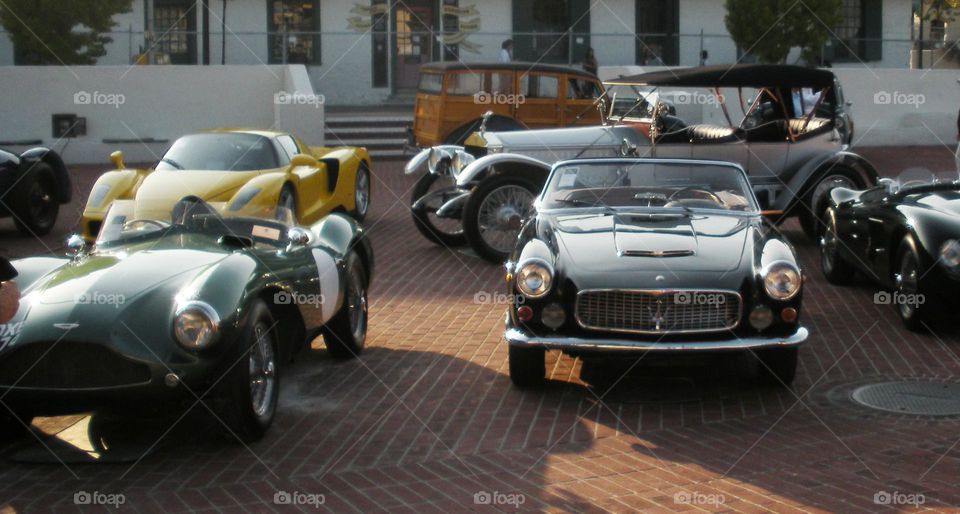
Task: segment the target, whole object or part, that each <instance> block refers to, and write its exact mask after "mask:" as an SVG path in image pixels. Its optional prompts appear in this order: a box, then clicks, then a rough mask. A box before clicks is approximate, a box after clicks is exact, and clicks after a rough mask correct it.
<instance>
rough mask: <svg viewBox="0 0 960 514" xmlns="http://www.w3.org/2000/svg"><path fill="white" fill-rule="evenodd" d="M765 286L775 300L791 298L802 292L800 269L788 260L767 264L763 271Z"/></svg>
mask: <svg viewBox="0 0 960 514" xmlns="http://www.w3.org/2000/svg"><path fill="white" fill-rule="evenodd" d="M762 276H763V288H764V289H766V291H767V294H768V295H769V296H770V298H773V299H774V300H789V299H791V298H793V297H794V296H796V295H797V293H799V292H800V281H801V278H800V270H799V269H797V267H796V266H794V265H793V264H791V263H789V262H786V261H777V262H774V263H772V264H770V265H769V266H767V267H766V268H765V269H764V271H763V273H762Z"/></svg>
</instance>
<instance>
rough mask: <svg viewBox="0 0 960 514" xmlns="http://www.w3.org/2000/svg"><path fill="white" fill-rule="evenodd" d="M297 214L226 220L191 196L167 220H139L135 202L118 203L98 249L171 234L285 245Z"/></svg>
mask: <svg viewBox="0 0 960 514" xmlns="http://www.w3.org/2000/svg"><path fill="white" fill-rule="evenodd" d="M293 225H294V223H293V214H292V212H290V210H289V209H286V208H283V207H280V208H278V209H277V212H276V216H275V218H271V217H268V216H263V217H249V216H244V217H240V216H231V215H229V214H228V215H227V216H226V217H224V216H222V215H221V214H220V213H218V212H217V211H216V210H215V209H214V208H213V207H211V206H210V204H208V203H206V202H204V201H202V200H200V199H198V198H195V197H187V198H184V199H183V200H181V201H179V202H177V204H176V205H175V206H174V207H173V209H171V211H170V216H169V217H168V218H167V219H147V218H138V217H137V215H136V207H135V204H134V202H133V201H132V200H123V201H116V202H114V203H113V204H112V205H111V206H110V210H108V211H107V215H106V216H105V217H104V223H103V227H102V228H101V229H100V234H99V235H98V237H97V246H102V245H113V244H117V243H129V242H134V241H139V240H149V239H154V238H158V237H163V236H165V235H168V234H171V233H177V234H187V233H193V234H207V235H210V236H214V237H218V238H220V237H230V238H232V240H233V241H236V242H237V244H238V245H239V246H243V247H252V246H257V245H261V244H262V245H268V246H273V247H276V246H282V245H284V244H286V243H287V231H288V230H289V229H290V228H291V227H293Z"/></svg>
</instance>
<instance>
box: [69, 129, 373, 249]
mask: <svg viewBox="0 0 960 514" xmlns="http://www.w3.org/2000/svg"><path fill="white" fill-rule="evenodd" d="M110 157H111V160H112V161H113V164H114V166H115V167H116V169H115V170H113V171H109V172H107V173H104V174H103V175H102V176H100V178H99V179H97V183H96V184H95V185H94V187H93V190H92V191H91V193H90V198H89V199H88V200H87V206H86V208H85V209H84V211H83V218H82V220H81V227H80V230H81V233H82V235H83V237H84V238H85V239H87V240H89V241H92V240H94V239H96V237H97V234H98V233H99V232H100V226H101V224H102V223H103V217H104V215H105V214H106V212H107V209H108V208H109V207H110V204H111V203H112V202H113V201H114V200H134V201H135V212H134V217H135V218H136V219H164V217H169V216H170V210H171V209H172V208H173V206H174V205H176V203H177V202H179V201H180V200H181V199H183V198H184V197H187V196H196V197H198V198H200V199H202V200H204V201H206V202H207V203H209V204H210V205H212V206H213V207H214V208H216V209H218V210H220V211H222V212H223V213H225V214H229V215H237V216H268V217H272V216H273V215H277V216H283V215H284V213H286V210H287V209H289V210H290V212H292V213H293V215H294V217H295V218H296V221H297V222H299V223H302V224H305V225H309V224H312V223H315V222H316V221H317V220H319V219H320V218H322V217H324V216H326V215H327V214H329V213H331V212H334V211H342V212H346V213H349V214H350V215H351V216H353V217H354V218H356V219H357V220H358V221H363V218H364V217H365V216H366V215H367V212H368V210H369V209H370V182H371V176H370V170H371V167H370V156H369V155H368V154H367V151H366V150H365V149H363V148H354V147H341V148H319V147H309V146H306V145H305V144H303V142H301V141H300V140H298V139H297V138H296V137H294V136H292V135H290V134H287V133H284V132H272V131H263V130H237V129H224V130H213V131H209V132H202V133H199V134H192V135H188V136H183V137H181V138H180V139H178V140H177V141H176V142H174V143H173V146H171V147H170V149H169V150H168V151H167V153H166V154H164V156H163V158H162V159H160V162H159V163H158V164H157V166H156V167H155V168H154V169H128V168H126V166H125V165H124V163H123V155H122V154H121V153H120V152H115V153H114V154H113V155H111V156H110Z"/></svg>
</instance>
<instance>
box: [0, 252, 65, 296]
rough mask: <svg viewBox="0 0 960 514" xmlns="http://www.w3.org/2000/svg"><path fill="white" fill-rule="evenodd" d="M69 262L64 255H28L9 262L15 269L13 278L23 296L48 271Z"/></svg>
mask: <svg viewBox="0 0 960 514" xmlns="http://www.w3.org/2000/svg"><path fill="white" fill-rule="evenodd" d="M69 262H70V259H67V258H65V257H30V258H26V259H20V260H15V261H12V262H11V263H10V264H11V265H12V266H13V268H14V269H15V270H17V278H16V279H14V280H15V281H16V283H17V287H18V288H19V289H20V293H21V294H22V295H24V296H26V295H27V294H29V293H30V287H31V286H32V285H33V284H35V283H36V282H37V281H38V280H40V279H41V278H43V277H45V276H46V275H48V274H49V273H51V272H53V271H55V270H57V269H59V268H60V267H61V266H63V265H65V264H67V263H69Z"/></svg>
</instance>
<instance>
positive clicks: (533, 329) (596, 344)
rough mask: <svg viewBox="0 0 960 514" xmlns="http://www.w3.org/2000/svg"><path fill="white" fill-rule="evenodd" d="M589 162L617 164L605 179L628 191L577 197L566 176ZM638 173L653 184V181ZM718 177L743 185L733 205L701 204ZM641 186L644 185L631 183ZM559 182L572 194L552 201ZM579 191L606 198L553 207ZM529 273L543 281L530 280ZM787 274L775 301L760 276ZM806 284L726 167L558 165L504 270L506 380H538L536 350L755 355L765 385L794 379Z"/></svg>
mask: <svg viewBox="0 0 960 514" xmlns="http://www.w3.org/2000/svg"><path fill="white" fill-rule="evenodd" d="M591 167H595V168H597V169H602V168H605V169H607V170H608V171H605V172H603V173H608V174H609V170H613V169H616V170H618V171H617V172H616V173H617V174H618V175H619V176H618V177H614V178H613V180H622V181H624V183H626V184H628V185H617V186H612V187H611V186H610V185H609V184H601V185H600V186H599V187H592V186H591V187H584V188H580V189H577V187H579V186H581V185H582V184H580V183H579V181H580V178H576V179H568V178H566V177H564V176H562V175H561V174H563V173H568V170H571V169H573V170H577V171H576V173H577V177H580V176H581V175H582V174H583V173H584V171H585V170H587V171H588V170H590V169H591ZM620 170H625V171H620ZM637 170H640V171H639V172H638V171H637ZM648 170H650V171H648ZM643 173H650V174H652V176H655V177H656V180H657V181H659V182H658V183H651V181H649V180H647V179H646V178H643V176H642V175H640V174H643ZM715 175H725V176H726V177H728V178H730V179H731V180H735V181H736V184H735V186H736V187H739V188H741V189H739V193H738V194H739V195H740V196H738V197H737V198H739V199H740V201H741V204H740V205H738V206H737V208H735V209H733V208H731V209H726V210H725V209H722V208H713V207H711V205H710V204H709V203H708V202H707V201H706V198H708V197H711V196H712V197H713V198H720V196H719V195H726V193H725V192H721V190H722V189H723V188H722V187H717V186H711V185H704V184H703V181H704V180H721V179H712V178H708V177H712V176H715ZM610 176H613V175H610ZM624 177H626V178H624ZM678 177H679V178H678ZM684 177H686V178H684ZM641 180H646V181H647V184H645V185H642V186H638V185H637V184H638V183H639V182H640V181H641ZM723 180H726V179H723ZM562 181H567V185H568V186H571V188H572V189H571V188H568V190H567V191H569V192H566V193H559V191H561V189H562V188H561V189H558V187H557V186H558V184H560V183H561V182H562ZM710 187H714V188H715V189H716V190H709V189H707V188H710ZM582 191H588V192H589V193H590V194H596V195H597V197H598V199H602V201H601V202H599V203H596V204H595V205H588V204H589V203H590V202H587V201H585V200H583V199H582V198H584V197H583V196H582V195H581V197H580V198H581V199H577V198H572V197H570V198H568V197H563V198H561V200H562V201H563V202H565V204H560V203H558V201H557V198H558V197H554V196H552V195H555V194H565V195H577V194H580V193H581V192H582ZM708 191H709V192H708ZM668 193H669V194H670V197H669V200H666V201H665V198H666V196H664V195H666V194H668ZM681 194H682V195H683V196H689V197H688V198H686V197H685V198H681V197H680V196H678V195H681ZM724 197H725V198H728V197H729V196H724ZM587 198H589V197H587ZM635 200H638V202H634V201H635ZM724 201H726V200H724ZM644 202H646V203H647V205H646V206H643V205H639V204H642V203H644ZM655 203H662V204H663V205H654V204H655ZM631 204H632V205H631ZM731 205H732V203H731ZM530 269H534V270H538V271H536V272H537V273H547V274H549V275H550V276H549V277H544V276H540V278H537V277H534V278H533V279H532V282H528V276H529V275H530V272H529V270H530ZM784 273H785V274H786V278H787V279H789V281H791V284H790V286H789V288H790V289H791V290H790V291H789V294H786V295H781V296H782V297H781V298H780V299H775V298H773V297H772V296H771V295H770V293H768V292H767V289H766V288H765V285H764V284H765V278H766V277H767V276H768V275H769V276H773V275H776V276H780V275H779V274H784ZM541 279H542V282H545V283H548V285H546V286H545V289H546V291H545V292H544V291H535V292H534V293H533V294H531V291H533V290H532V289H531V283H532V284H533V285H537V284H538V283H540V282H538V280H541ZM801 281H802V275H801V271H800V268H799V265H798V264H797V259H796V256H795V254H794V251H793V248H792V246H791V245H790V243H789V242H788V241H787V240H786V239H784V237H783V236H782V235H781V234H780V232H779V231H778V230H777V229H776V228H775V227H774V226H773V225H772V224H771V223H770V222H768V221H767V220H766V219H765V218H764V217H763V216H762V215H761V212H760V211H759V209H758V204H757V201H756V198H755V197H754V195H753V192H752V190H751V189H750V187H749V182H748V180H747V177H746V175H745V173H744V172H743V170H742V169H741V168H740V167H739V166H737V165H735V164H731V163H720V162H710V161H692V160H657V159H595V160H581V161H566V162H561V163H558V164H557V165H556V166H555V167H554V169H553V171H552V172H551V176H550V179H549V180H548V182H547V188H546V189H545V190H544V191H543V193H542V194H541V196H540V198H539V200H538V201H537V212H536V214H535V216H534V217H533V218H532V219H530V220H529V221H528V222H527V223H526V224H525V225H524V227H523V229H522V230H521V233H520V237H519V240H518V242H517V246H516V249H515V250H514V252H513V253H512V255H511V257H510V260H509V261H508V263H507V282H508V287H509V289H510V294H511V295H512V296H511V297H512V298H513V302H512V305H511V307H510V311H509V315H508V318H507V322H506V325H507V326H506V335H505V337H506V340H507V342H508V343H509V346H510V372H511V378H512V379H513V380H514V382H515V383H517V384H518V385H531V384H534V383H536V382H539V381H540V380H542V379H543V371H544V364H543V363H544V361H543V358H544V353H543V352H544V350H560V351H563V352H565V353H567V354H570V355H582V354H595V353H609V352H627V353H633V352H646V351H650V352H688V351H693V352H702V351H736V350H740V351H746V350H750V351H755V352H756V353H757V355H758V357H760V359H761V361H762V362H763V363H764V366H762V367H761V371H764V372H769V373H766V374H765V376H767V377H768V378H771V379H774V378H775V379H776V380H775V382H782V383H789V382H790V381H791V380H792V379H793V376H794V372H795V368H796V355H797V351H796V350H797V347H798V345H799V344H800V343H802V342H803V341H804V340H805V339H806V337H807V331H806V329H804V328H803V327H802V326H800V324H799V321H798V320H799V311H800V304H801V299H802V292H801V287H802V286H801ZM752 317H755V318H756V321H754V322H752V321H751V319H752ZM758 327H759V328H758ZM634 354H635V353H634Z"/></svg>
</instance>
